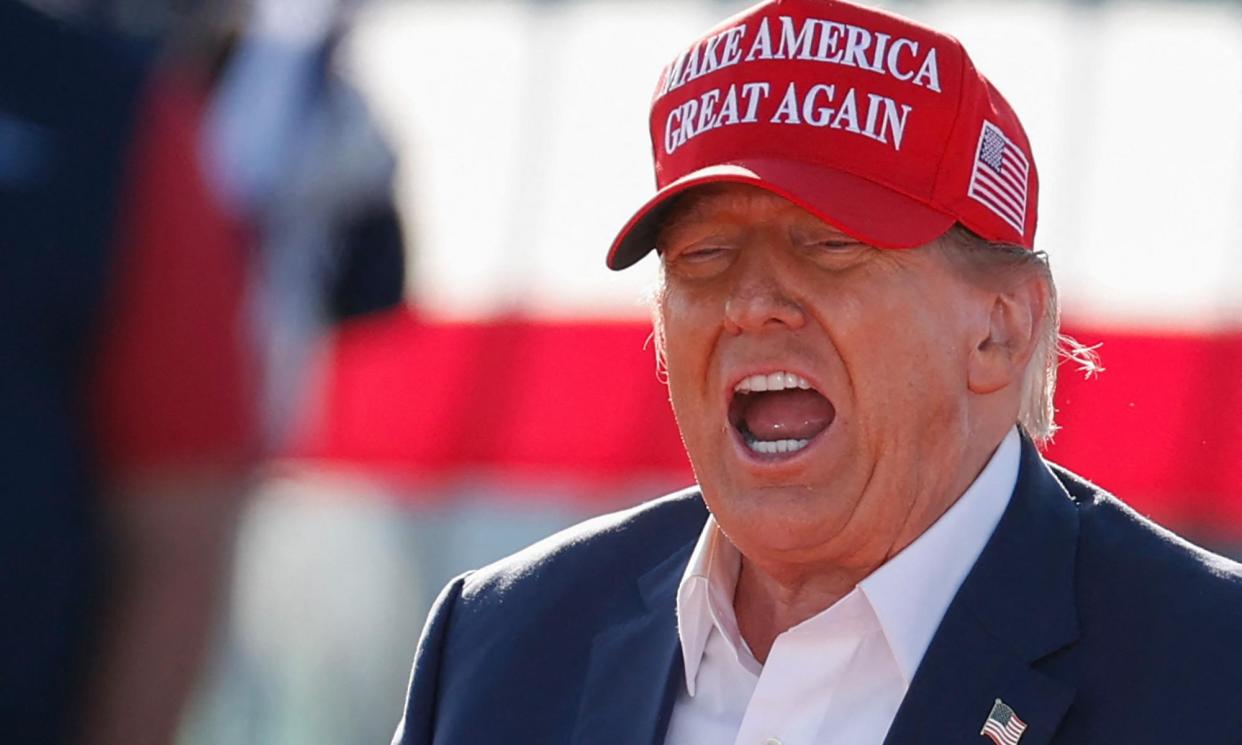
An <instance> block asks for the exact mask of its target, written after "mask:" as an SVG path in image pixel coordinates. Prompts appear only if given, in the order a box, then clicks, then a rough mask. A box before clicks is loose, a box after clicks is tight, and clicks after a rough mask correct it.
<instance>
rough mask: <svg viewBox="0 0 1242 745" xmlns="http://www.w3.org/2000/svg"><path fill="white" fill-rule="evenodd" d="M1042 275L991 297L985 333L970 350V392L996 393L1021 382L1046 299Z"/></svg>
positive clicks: (1034, 342)
mask: <svg viewBox="0 0 1242 745" xmlns="http://www.w3.org/2000/svg"><path fill="white" fill-rule="evenodd" d="M1047 292H1048V287H1047V283H1046V282H1045V280H1044V279H1043V277H1038V276H1034V277H1029V278H1026V279H1024V280H1022V281H1021V282H1020V283H1018V284H1017V285H1015V286H1013V287H1011V288H1010V289H1008V290H1007V291H1005V292H1003V293H996V294H993V295H992V296H991V301H992V302H991V307H990V308H989V315H988V322H987V326H986V334H985V335H984V337H983V338H982V339H980V340H979V341H978V344H977V346H976V347H975V348H974V349H973V350H971V354H970V367H969V372H968V378H967V385H968V386H969V388H970V390H971V392H973V393H979V394H987V393H995V392H996V391H999V390H1002V389H1004V388H1006V387H1007V386H1010V385H1021V383H1022V378H1023V376H1024V375H1025V374H1026V366H1027V363H1028V362H1029V361H1030V359H1031V355H1032V354H1034V353H1035V347H1036V346H1037V344H1038V343H1039V334H1040V331H1041V330H1042V326H1043V319H1044V313H1045V310H1046V308H1047V302H1048V294H1047Z"/></svg>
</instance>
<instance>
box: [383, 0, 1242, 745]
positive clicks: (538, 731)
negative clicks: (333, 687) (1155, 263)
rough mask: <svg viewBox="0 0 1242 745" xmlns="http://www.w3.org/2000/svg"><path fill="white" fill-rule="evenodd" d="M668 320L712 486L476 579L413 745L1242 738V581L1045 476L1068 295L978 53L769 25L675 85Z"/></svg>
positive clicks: (628, 243) (658, 119) (666, 213)
mask: <svg viewBox="0 0 1242 745" xmlns="http://www.w3.org/2000/svg"><path fill="white" fill-rule="evenodd" d="M651 135H652V141H653V149H654V155H655V168H656V178H657V183H658V185H659V192H658V193H657V194H656V196H655V197H654V198H653V199H652V200H651V201H649V202H648V203H647V204H646V205H645V206H644V207H643V208H641V209H640V210H639V212H638V214H637V215H636V216H635V217H634V218H633V219H632V220H631V221H630V223H629V224H628V225H627V226H626V227H625V228H624V229H623V230H622V232H621V234H620V236H619V237H618V238H617V240H616V242H615V243H614V245H613V247H612V250H611V252H610V254H609V257H608V263H609V265H610V266H611V267H612V268H614V269H621V268H624V267H626V266H629V265H630V264H633V263H634V262H636V261H637V260H639V259H640V258H641V257H642V256H643V255H645V254H646V253H648V252H649V251H651V250H653V249H654V250H656V251H657V252H658V253H659V260H660V262H661V269H662V271H661V284H660V291H659V293H658V300H657V303H656V305H657V307H656V329H657V339H658V340H659V342H660V344H659V349H660V350H661V353H662V356H663V359H664V362H665V365H666V368H667V373H668V384H669V394H670V400H671V402H672V405H673V409H674V413H675V414H676V417H677V422H678V426H679V427H680V429H681V432H682V436H683V439H684V441H685V445H686V449H687V452H688V453H689V455H690V459H691V462H692V464H693V466H694V470H695V474H696V476H697V478H698V482H699V485H698V486H697V487H696V488H693V489H690V490H687V491H685V492H682V493H680V494H675V495H672V496H670V497H667V498H664V499H662V500H658V501H656V502H653V503H649V504H646V505H641V506H639V507H637V508H635V509H633V510H630V511H627V512H624V513H620V514H617V515H609V516H605V517H602V518H598V519H596V520H593V521H591V522H588V523H586V524H584V525H581V526H579V527H577V528H574V529H571V530H570V531H567V532H566V533H563V534H560V535H558V536H554V537H552V538H550V539H548V540H546V541H544V542H542V543H539V544H537V545H535V546H533V547H531V548H530V549H527V550H526V551H524V552H522V553H519V554H517V555H515V556H513V557H510V558H508V559H505V560H503V561H500V562H498V563H496V564H494V565H492V566H489V567H486V568H484V569H481V570H478V571H476V572H473V573H467V574H466V575H464V576H462V577H460V578H458V579H457V580H456V581H454V582H453V583H451V584H450V585H449V587H448V588H447V589H446V590H445V591H444V593H443V594H442V595H441V597H440V599H439V600H438V602H437V605H436V607H435V609H434V610H433V611H432V615H431V618H430V620H429V622H428V624H427V628H426V629H425V631H424V634H423V638H422V641H421V642H420V645H419V650H418V653H417V655H416V657H415V661H414V672H413V678H412V681H411V686H410V691H409V696H408V700H407V705H406V710H405V716H404V719H403V721H402V723H401V725H400V726H399V727H398V730H397V734H396V737H395V738H394V742H398V743H407V744H411V743H437V744H439V745H447V744H449V743H476V742H513V743H669V744H670V745H696V744H698V743H737V744H738V745H743V744H753V745H761V744H762V743H770V744H773V745H780V744H782V743H783V744H784V745H795V744H796V745H802V744H803V743H806V744H810V743H846V744H848V745H859V744H864V743H880V742H884V743H889V744H891V745H898V744H902V743H909V744H913V743H936V744H940V743H958V742H960V743H967V742H987V741H988V740H989V739H990V740H991V741H993V742H996V743H1005V744H1006V745H1012V744H1013V743H1019V742H1020V743H1022V745H1032V744H1034V743H1052V742H1055V743H1062V744H1068V743H1083V744H1086V743H1107V742H1127V743H1174V742H1204V743H1209V742H1210V743H1225V742H1238V741H1239V740H1242V735H1240V734H1239V733H1240V732H1242V730H1240V729H1239V728H1240V727H1242V712H1240V711H1239V710H1238V709H1237V707H1236V706H1235V705H1234V702H1235V701H1236V699H1237V696H1238V694H1239V692H1240V691H1242V653H1239V649H1238V644H1237V641H1236V636H1235V635H1236V633H1237V632H1236V629H1238V628H1242V569H1240V568H1239V567H1238V566H1237V565H1235V564H1233V563H1231V562H1228V561H1226V560H1224V559H1222V558H1220V557H1216V556H1213V555H1211V554H1209V553H1207V552H1204V551H1202V550H1201V549H1198V548H1196V547H1194V546H1192V545H1190V544H1188V543H1186V542H1184V541H1182V540H1180V539H1178V538H1177V537H1175V536H1173V535H1171V534H1169V533H1167V532H1165V531H1163V530H1162V529H1160V528H1158V527H1156V526H1154V525H1152V524H1151V523H1149V522H1147V521H1145V520H1144V519H1143V518H1141V517H1139V516H1138V515H1136V514H1134V513H1133V512H1132V511H1130V510H1128V509H1127V508H1126V507H1125V506H1123V505H1122V504H1121V503H1119V502H1118V501H1117V500H1116V499H1114V498H1113V497H1112V496H1110V495H1108V494H1105V493H1103V492H1102V491H1101V490H1099V489H1098V488H1097V487H1095V486H1094V485H1092V484H1090V483H1089V482H1087V481H1085V480H1083V479H1081V478H1079V477H1077V476H1075V475H1073V474H1070V473H1068V472H1066V471H1064V470H1063V469H1060V468H1058V467H1056V466H1052V465H1050V464H1048V463H1047V462H1045V461H1044V460H1043V459H1042V458H1041V457H1040V455H1039V453H1038V451H1037V450H1036V448H1035V445H1034V443H1035V442H1037V441H1040V440H1043V439H1046V438H1047V437H1048V436H1050V435H1051V433H1052V431H1053V424H1052V406H1051V396H1052V387H1053V380H1054V373H1055V369H1056V363H1057V352H1058V350H1057V346H1058V344H1057V340H1058V334H1057V304H1056V295H1055V289H1054V285H1053V282H1052V277H1051V275H1050V273H1049V272H1048V269H1047V264H1046V263H1045V261H1044V259H1043V258H1042V255H1040V254H1036V253H1035V252H1033V251H1032V247H1033V241H1034V234H1035V221H1036V203H1037V193H1038V181H1037V175H1036V170H1035V164H1034V160H1033V157H1032V155H1031V150H1030V146H1029V143H1028V141H1027V138H1026V135H1025V132H1024V131H1023V129H1022V126H1021V124H1020V123H1019V121H1018V119H1017V117H1016V115H1015V114H1014V113H1013V111H1012V109H1011V108H1010V107H1009V105H1008V104H1007V103H1006V102H1005V100H1004V99H1003V98H1002V97H1001V95H1000V94H999V93H998V92H997V91H996V90H995V88H994V87H993V86H992V85H991V84H990V83H989V82H988V81H987V80H986V79H985V78H984V77H982V76H981V75H980V74H979V73H978V72H977V71H976V70H975V68H974V66H973V64H972V63H971V61H970V58H969V57H968V56H967V55H966V53H965V51H964V50H963V49H962V48H961V46H960V44H959V43H958V42H956V41H955V40H953V39H951V38H949V37H947V36H944V35H942V34H940V33H937V32H935V31H933V30H930V29H927V28H925V27H922V26H919V25H917V24H914V23H912V22H910V21H908V20H905V19H902V18H899V17H896V16H892V15H889V14H886V13H881V12H876V11H873V10H869V9H866V8H862V7H858V6H854V5H851V4H847V3H844V2H833V1H830V0H820V1H816V0H788V1H783V2H782V1H780V0H776V1H771V2H765V3H762V4H760V5H758V6H756V7H754V8H752V9H751V10H749V11H746V12H744V13H742V14H740V15H738V16H735V17H734V18H732V19H730V20H728V21H726V22H725V23H724V24H723V25H721V26H719V27H717V28H716V29H714V30H713V31H711V32H709V33H708V34H707V35H706V36H704V37H703V38H702V39H701V40H699V41H698V42H696V43H695V44H694V45H692V46H691V47H690V48H689V49H688V50H686V51H685V52H684V53H683V54H681V55H679V56H678V57H677V58H676V59H675V60H674V61H673V62H672V63H670V65H669V66H668V67H667V68H666V69H665V71H664V73H663V75H662V77H661V80H660V83H659V85H658V87H657V92H656V97H655V100H654V103H653V105H652V112H651Z"/></svg>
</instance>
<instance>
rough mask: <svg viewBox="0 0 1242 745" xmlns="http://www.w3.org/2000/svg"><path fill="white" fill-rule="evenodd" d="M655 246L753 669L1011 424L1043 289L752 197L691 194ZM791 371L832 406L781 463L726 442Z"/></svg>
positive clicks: (687, 404) (697, 449)
mask: <svg viewBox="0 0 1242 745" xmlns="http://www.w3.org/2000/svg"><path fill="white" fill-rule="evenodd" d="M658 246H659V249H660V253H661V258H662V261H663V262H664V286H663V288H662V292H661V295H660V298H659V306H658V311H659V313H660V314H661V318H662V322H663V326H664V340H665V356H666V361H667V367H668V385H669V398H670V400H671V402H672V405H673V410H674V413H675V415H676V417H677V423H678V426H679V427H680V429H681V433H682V437H683V440H684V441H685V444H686V449H687V451H688V452H689V455H690V460H691V463H692V465H693V466H694V470H695V473H696V475H697V477H698V480H699V483H700V485H701V486H702V489H703V496H704V499H705V500H706V502H707V504H708V507H709V508H710V509H711V511H712V513H713V514H714V515H715V517H716V520H717V522H718V523H719V525H720V528H721V529H722V530H723V532H724V533H725V535H726V536H727V537H728V538H729V540H730V541H732V543H733V544H734V545H735V546H736V547H737V548H738V549H739V551H740V552H741V553H742V556H743V560H742V571H741V575H740V577H739V579H738V585H737V589H736V593H735V597H734V606H735V610H736V612H737V617H738V622H739V628H740V629H741V632H742V636H743V637H744V638H745V639H746V642H747V644H748V645H749V646H750V648H751V650H752V651H753V652H754V653H755V655H756V657H757V659H759V660H760V661H761V662H762V661H763V660H764V659H766V657H767V654H768V651H769V650H770V649H771V646H772V642H773V641H774V640H775V638H776V636H777V635H779V634H780V633H781V632H783V631H785V630H787V629H789V628H791V627H793V626H795V625H797V624H798V623H800V622H802V621H803V620H806V619H807V618H810V617H811V616H814V615H815V614H817V613H819V612H820V611H822V610H824V609H825V608H827V607H829V606H830V605H832V603H834V602H835V601H836V600H838V599H839V598H841V597H842V596H844V595H845V594H846V593H848V592H849V591H850V590H851V589H852V588H853V587H854V586H855V585H856V584H857V583H858V582H859V581H860V580H862V579H863V578H864V577H866V576H867V575H868V574H870V573H871V572H872V571H874V570H875V569H876V568H877V567H879V566H880V565H881V564H883V563H884V562H885V561H886V560H888V558H889V557H891V556H893V555H894V554H896V553H897V552H899V551H900V550H901V549H902V548H904V547H905V546H907V545H908V544H909V543H911V542H912V541H913V540H914V539H915V538H917V537H918V536H919V535H921V534H922V533H923V531H925V530H926V529H927V528H928V527H929V526H930V525H931V524H932V523H934V522H935V521H936V520H937V519H938V518H939V517H940V515H942V514H943V513H944V511H945V510H947V509H948V508H949V506H950V505H952V503H953V502H954V501H956V499H957V498H958V497H959V496H960V495H961V494H962V493H963V492H964V491H965V490H966V488H967V487H968V486H969V485H970V483H971V482H972V481H973V480H974V479H975V478H976V476H978V474H979V472H980V471H981V470H982V469H983V467H984V465H986V463H987V461H988V460H989V458H990V457H991V455H992V453H993V452H994V451H995V448H996V446H997V445H998V444H999V443H1000V441H1001V439H1002V438H1003V437H1004V435H1005V433H1006V432H1007V431H1008V430H1009V428H1010V427H1012V426H1013V425H1014V422H1015V421H1016V418H1017V411H1018V404H1019V393H1020V387H1021V381H1022V376H1023V373H1024V370H1025V367H1026V363H1027V361H1028V360H1029V359H1030V355H1031V353H1032V351H1033V347H1034V344H1035V341H1036V338H1037V336H1036V333H1037V331H1038V325H1039V321H1038V319H1040V318H1042V316H1043V307H1044V306H1043V302H1044V297H1045V295H1044V290H1045V289H1046V288H1044V287H1043V283H1042V280H1026V281H1024V282H1022V283H1018V284H1017V285H1016V286H1012V287H1008V286H1007V287H1002V288H996V287H992V288H984V287H981V286H980V285H979V283H978V282H972V281H971V279H969V278H967V277H966V276H965V274H964V273H963V272H961V271H960V270H959V269H957V268H956V266H955V264H954V263H953V262H952V261H951V260H950V259H948V258H947V257H946V254H945V252H944V251H942V250H941V249H940V247H939V246H938V245H936V242H933V243H932V244H928V245H925V246H920V247H918V248H913V249H901V250H882V249H877V248H874V247H872V246H868V245H866V244H864V243H861V242H859V241H858V240H856V239H854V238H852V237H850V236H849V235H846V234H845V233H843V232H842V231H840V230H838V229H836V228H834V227H833V226H831V225H829V224H828V223H826V222H824V221H822V220H820V219H819V218H817V217H816V216H814V215H812V214H811V213H809V212H807V211H805V210H803V209H801V208H800V207H797V206H796V205H794V204H792V203H790V202H788V201H786V200H784V199H782V198H780V197H777V196H775V195H773V194H770V193H768V192H766V191H763V190H760V189H758V188H755V187H751V186H746V185H740V184H721V185H712V186H707V187H700V188H698V189H696V190H694V191H693V192H691V193H690V194H688V195H687V196H686V197H684V198H683V199H682V200H681V201H680V202H679V203H678V204H677V205H676V207H675V208H674V210H673V213H672V214H671V216H670V217H669V219H667V220H666V221H665V224H664V227H663V228H662V230H661V233H660V236H659V241H658ZM778 370H787V371H790V372H794V373H796V374H799V375H801V376H802V377H804V378H806V379H808V380H809V381H811V382H812V383H813V384H814V386H815V388H816V389H817V390H818V391H819V392H820V393H822V394H823V395H824V396H826V397H827V398H828V399H829V400H830V401H831V402H832V404H833V406H834V407H835V409H836V416H835V419H834V420H833V422H832V424H831V425H830V426H829V428H828V429H827V430H826V431H825V432H824V433H822V434H821V435H819V436H818V437H817V438H816V439H815V440H814V441H813V442H812V444H811V445H810V446H809V447H808V448H807V449H806V450H804V451H802V452H801V453H798V454H797V456H796V457H791V458H786V459H776V460H770V459H769V460H766V461H765V460H763V459H760V458H755V457H753V456H751V455H750V454H749V453H748V452H747V451H746V449H745V447H744V446H742V445H740V443H739V440H738V438H737V436H736V433H735V431H734V428H733V426H732V425H731V424H730V423H729V420H728V401H729V397H730V393H731V391H732V390H733V386H734V385H735V384H736V382H737V380H739V379H740V378H741V377H744V376H746V375H750V374H756V373H768V372H774V371H778Z"/></svg>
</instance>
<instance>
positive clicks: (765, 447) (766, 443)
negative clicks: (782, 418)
mask: <svg viewBox="0 0 1242 745" xmlns="http://www.w3.org/2000/svg"><path fill="white" fill-rule="evenodd" d="M810 443H811V441H810V440H755V439H752V438H750V437H747V438H746V446H747V447H749V448H750V449H751V450H754V451H755V452H756V453H760V454H762V455H776V454H777V453H796V452H798V451H799V450H801V449H802V448H804V447H806V446H807V445H809V444H810Z"/></svg>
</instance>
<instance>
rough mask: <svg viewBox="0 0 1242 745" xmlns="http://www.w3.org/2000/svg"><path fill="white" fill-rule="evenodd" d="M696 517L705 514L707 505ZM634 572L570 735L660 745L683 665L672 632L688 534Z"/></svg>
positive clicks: (604, 744) (586, 743) (592, 744)
mask: <svg viewBox="0 0 1242 745" xmlns="http://www.w3.org/2000/svg"><path fill="white" fill-rule="evenodd" d="M703 517H704V519H705V520H706V517H707V510H706V508H704V511H703ZM687 538H688V540H687V543H686V544H685V545H684V546H683V547H682V548H680V549H678V550H677V551H676V552H674V553H673V554H672V555H671V556H669V557H668V558H667V559H665V560H664V561H663V562H661V563H660V564H658V565H656V566H655V567H654V568H653V569H651V570H650V571H648V572H647V573H646V574H644V575H643V576H642V577H640V578H639V580H638V585H637V588H636V589H637V593H636V594H631V595H625V596H624V597H622V598H621V599H620V600H619V601H618V602H617V603H616V607H615V608H614V609H613V612H612V614H611V616H610V617H612V618H615V619H616V622H615V623H614V624H612V625H610V626H608V627H607V628H605V629H604V630H603V631H601V632H600V633H599V634H597V635H596V637H595V641H594V643H593V645H592V647H591V660H590V663H589V664H588V669H587V677H586V681H585V683H584V686H583V693H582V700H581V704H580V708H579V710H578V719H577V722H576V723H575V727H574V735H573V738H572V740H571V741H572V742H574V743H581V744H582V745H660V743H663V741H664V733H665V731H666V730H667V729H668V722H669V717H670V716H671V715H672V712H673V703H674V702H675V701H676V700H677V691H678V690H679V688H680V686H679V681H680V680H681V678H682V676H683V675H684V673H683V672H682V665H681V652H680V644H679V643H678V639H677V616H676V607H677V604H676V598H677V584H678V582H679V581H680V579H681V575H682V572H683V571H684V569H685V567H686V562H687V561H688V560H689V558H690V551H691V549H692V548H693V546H694V536H693V535H689V536H687Z"/></svg>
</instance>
